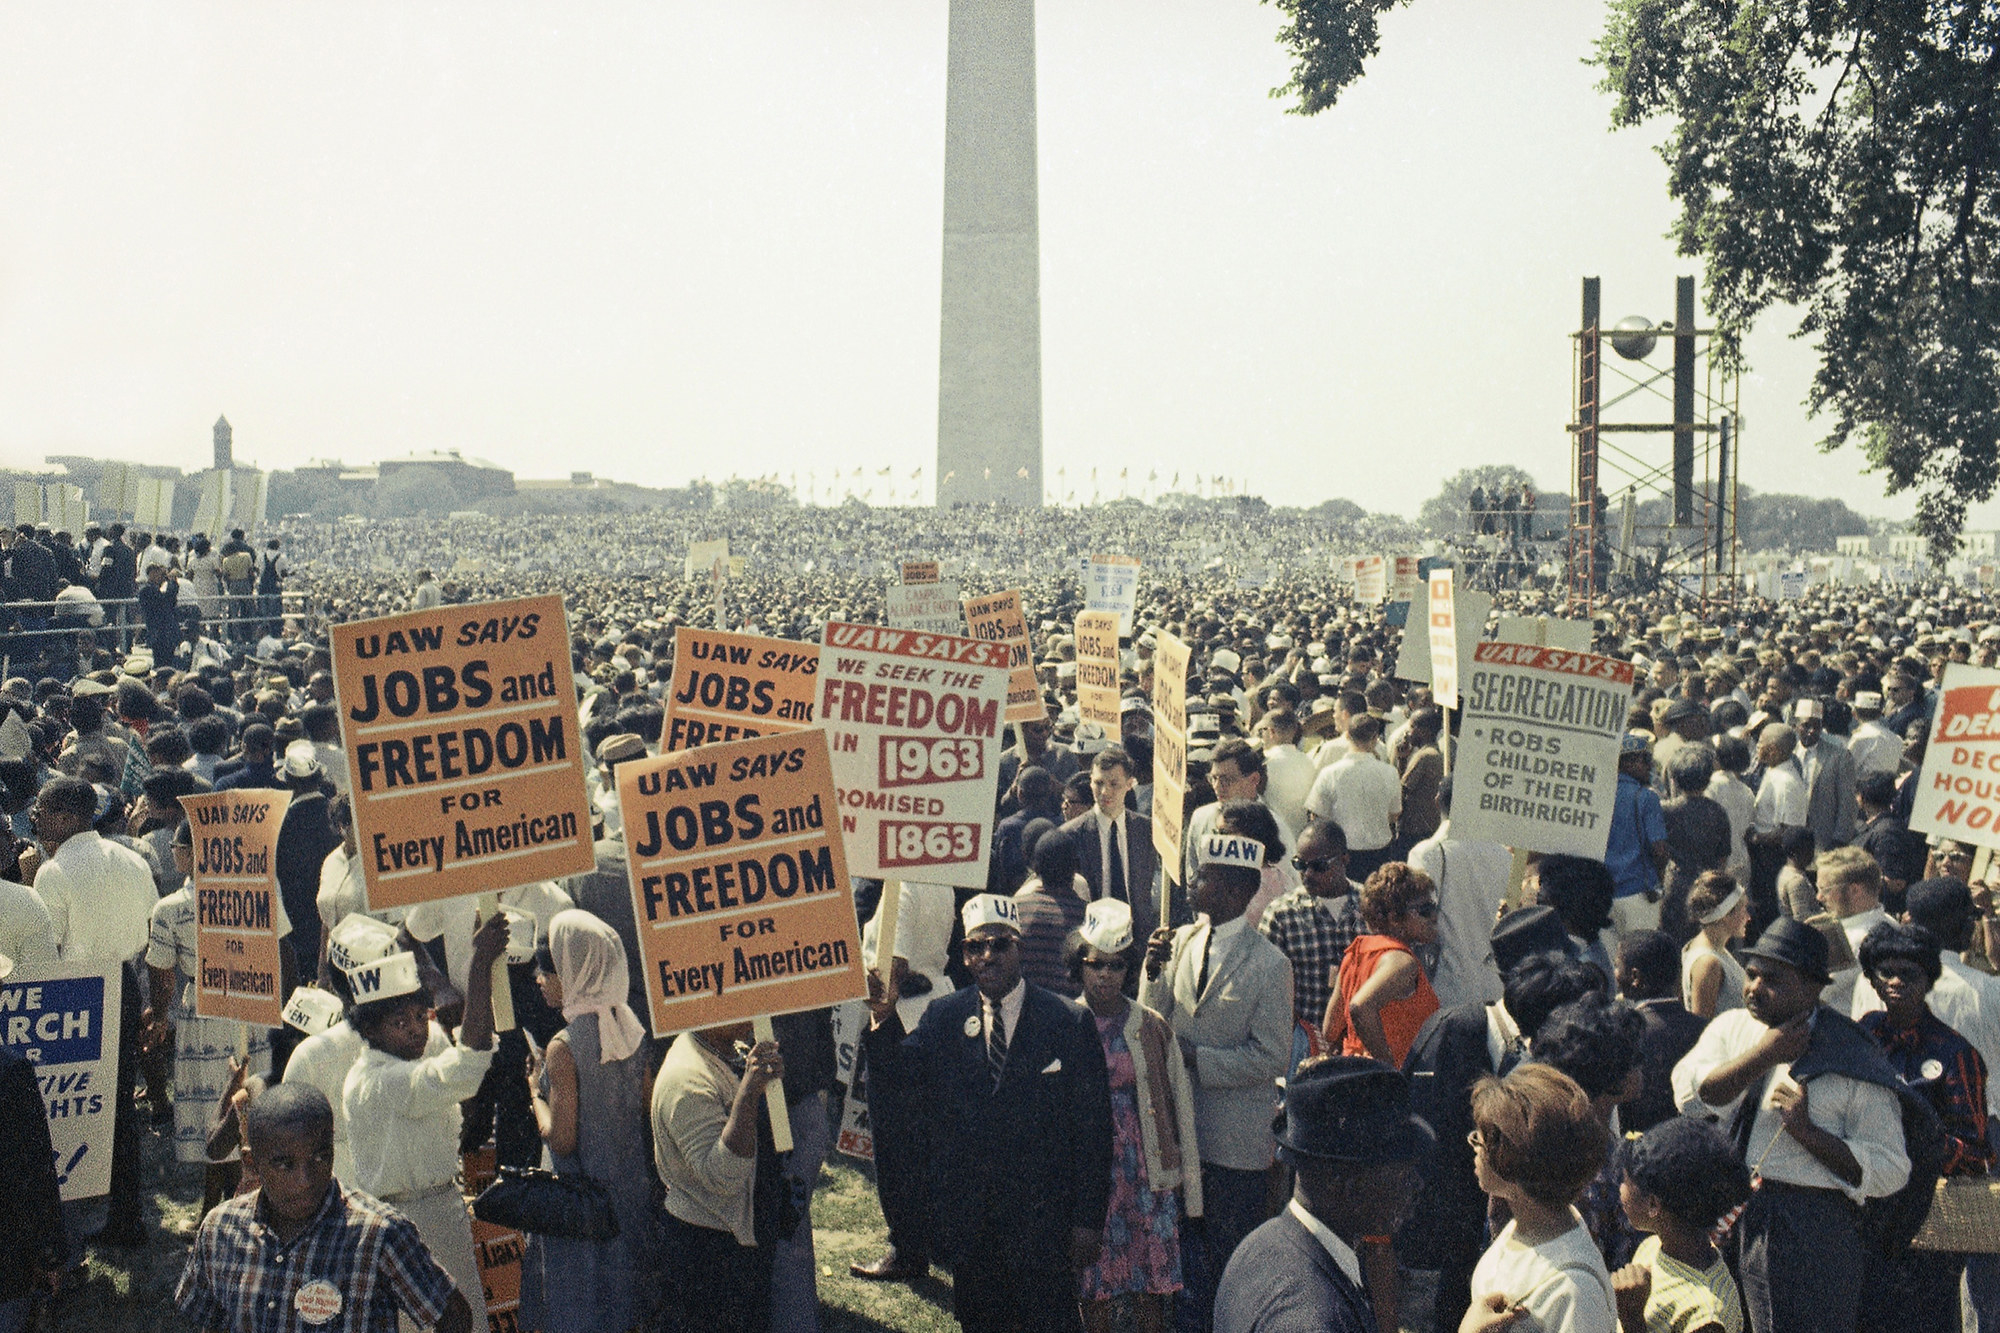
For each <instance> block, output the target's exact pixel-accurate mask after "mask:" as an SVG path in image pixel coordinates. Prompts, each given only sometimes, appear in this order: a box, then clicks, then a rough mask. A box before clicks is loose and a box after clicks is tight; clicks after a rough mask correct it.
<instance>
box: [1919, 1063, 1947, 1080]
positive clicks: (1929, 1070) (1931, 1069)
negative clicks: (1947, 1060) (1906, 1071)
mask: <svg viewBox="0 0 2000 1333" xmlns="http://www.w3.org/2000/svg"><path fill="white" fill-rule="evenodd" d="M1917 1072H1918V1073H1919V1074H1922V1075H1923V1076H1924V1077H1925V1078H1943V1077H1944V1061H1942V1060H1926V1061H1924V1062H1923V1064H1922V1065H1921V1066H1920V1067H1919V1068H1918V1069H1917Z"/></svg>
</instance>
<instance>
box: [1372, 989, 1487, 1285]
mask: <svg viewBox="0 0 2000 1333" xmlns="http://www.w3.org/2000/svg"><path fill="white" fill-rule="evenodd" d="M1403 1072H1404V1073H1405V1074H1407V1075H1409V1077H1410V1110H1411V1111H1413V1112H1415V1113H1416V1114H1417V1115H1419V1116H1421V1117H1422V1118H1423V1120H1424V1122H1425V1123H1426V1124H1428V1125H1429V1126H1430V1127H1431V1129H1432V1130H1433V1131H1434V1132H1435V1133H1436V1134H1437V1151H1436V1152H1435V1153H1434V1154H1432V1156H1431V1160H1430V1164H1429V1165H1428V1167H1427V1168H1426V1169H1425V1172H1424V1181H1423V1184H1422V1185H1421V1186H1420V1187H1419V1189H1418V1191H1417V1200H1416V1204H1415V1206H1414V1207H1413V1208H1411V1210H1410V1220H1409V1221H1408V1222H1407V1223H1405V1224H1404V1226H1403V1230H1402V1231H1401V1232H1400V1233H1398V1235H1397V1237H1396V1253H1397V1254H1398V1256H1400V1257H1401V1258H1402V1260H1403V1262H1404V1263H1406V1264H1409V1265H1410V1266H1411V1267H1413V1268H1437V1267H1441V1266H1443V1265H1445V1264H1446V1263H1447V1262H1448V1261H1451V1260H1453V1259H1456V1260H1458V1261H1460V1262H1466V1263H1470V1262H1472V1261H1474V1260H1477V1259H1478V1258H1479V1254H1480V1251H1482V1250H1483V1249H1485V1248H1486V1195H1485V1193H1484V1191H1482V1190H1481V1189H1480V1188H1479V1178H1478V1176H1477V1175H1475V1174H1474V1172H1473V1168H1472V1145H1471V1144H1470V1143H1468V1142H1466V1136H1467V1135H1468V1134H1470V1133H1471V1132H1472V1085H1473V1084H1474V1083H1476V1082H1478V1081H1479V1080H1480V1079H1481V1078H1482V1077H1484V1076H1485V1075H1487V1074H1492V1073H1496V1072H1498V1071H1496V1070H1495V1069H1494V1068H1493V1061H1492V1056H1491V1055H1490V1053H1489V1052H1488V1050H1487V1046H1486V1006H1485V1005H1483V1004H1477V1003H1474V1004H1460V1005H1454V1006H1452V1007H1451V1008H1449V1009H1440V1010H1438V1011H1437V1012H1436V1013H1434V1014H1432V1015H1431V1016H1430V1018H1429V1019H1427V1020H1426V1021H1425V1022H1424V1025H1423V1027H1421V1028H1420V1029H1418V1031H1417V1039H1416V1040H1415V1041H1414V1042H1412V1043H1411V1045H1410V1053H1409V1055H1408V1056H1407V1057H1406V1058H1405V1059H1404V1061H1403Z"/></svg>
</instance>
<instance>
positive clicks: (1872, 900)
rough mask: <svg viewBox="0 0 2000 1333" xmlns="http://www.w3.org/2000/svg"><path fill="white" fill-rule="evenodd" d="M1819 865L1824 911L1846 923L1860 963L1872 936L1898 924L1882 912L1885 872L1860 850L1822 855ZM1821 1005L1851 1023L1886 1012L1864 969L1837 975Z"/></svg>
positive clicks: (1843, 928) (1849, 944)
mask: <svg viewBox="0 0 2000 1333" xmlns="http://www.w3.org/2000/svg"><path fill="white" fill-rule="evenodd" d="M1818 865H1819V881H1818V884H1817V885H1816V886H1815V887H1816V888H1817V890H1818V893H1819V905H1820V906H1821V907H1824V908H1825V909H1826V910H1827V914H1828V915H1829V916H1831V917H1832V918H1833V919H1834V920H1836V921H1838V922H1839V923H1840V929H1841V931H1842V933H1844V934H1845V935H1846V936H1847V951H1848V953H1849V954H1851V955H1852V956H1854V957H1855V958H1859V957H1860V956H1861V941H1863V940H1865V939H1867V938H1868V932H1869V931H1871V930H1873V929H1875V927H1877V926H1879V925H1881V924H1882V923H1884V922H1885V921H1889V920H1891V919H1892V918H1891V917H1890V916H1889V914H1888V913H1887V912H1885V911H1883V910H1882V868H1881V867H1880V866H1878V865H1876V864H1875V858H1874V857H1872V856H1870V855H1869V854H1868V853H1866V852H1864V851H1862V850H1861V849H1860V848H1859V847H1836V848H1834V849H1833V850H1832V851H1829V852H1822V853H1821V854H1820V856H1819V859H1818ZM1820 999H1821V1001H1822V1002H1823V1003H1824V1004H1826V1005H1828V1006H1829V1007H1831V1008H1833V1009H1837V1010H1839V1011H1840V1012H1841V1013H1843V1014H1846V1015H1848V1016H1849V1017H1850V1018H1859V1017H1861V1015H1863V1014H1865V1013H1867V1012H1868V1011H1870V1010H1871V1009H1880V1008H1881V1007H1882V1001H1881V1000H1880V999H1879V998H1877V996H1876V994H1875V988H1874V987H1873V986H1871V985H1869V984H1868V978H1866V977H1864V976H1862V975H1861V968H1860V966H1859V965H1855V966H1850V967H1842V968H1839V969H1837V970H1836V971H1835V972H1834V974H1833V984H1832V985H1830V986H1828V987H1827V988H1826V994H1824V995H1823V996H1821V997H1820Z"/></svg>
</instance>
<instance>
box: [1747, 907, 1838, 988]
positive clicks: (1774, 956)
mask: <svg viewBox="0 0 2000 1333" xmlns="http://www.w3.org/2000/svg"><path fill="white" fill-rule="evenodd" d="M1743 956H1744V957H1745V958H1766V959H1769V960H1770V961H1772V962H1774V963H1783V964H1785V965H1786V966H1787V967H1795V968H1797V969H1798V970H1799V971H1800V972H1801V973H1803V974H1804V975H1805V976H1806V977H1808V978H1809V979H1811V980H1814V981H1829V980H1831V979H1832V977H1831V974H1830V973H1828V971H1827V970H1826V959H1827V945H1826V936H1824V935H1822V934H1820V933H1819V932H1818V931H1817V930H1814V929H1813V928H1812V927H1811V926H1808V925H1807V924H1806V923H1805V922H1803V921H1798V920H1794V919H1793V918H1791V917H1788V916H1781V917H1779V918H1778V919H1777V920H1776V921H1773V922H1772V923H1771V924H1770V925H1768V926H1766V927H1764V933H1763V934H1761V935H1759V936H1758V937H1757V942H1756V943H1755V944H1752V945H1748V946H1746V947H1745V948H1744V950H1743Z"/></svg>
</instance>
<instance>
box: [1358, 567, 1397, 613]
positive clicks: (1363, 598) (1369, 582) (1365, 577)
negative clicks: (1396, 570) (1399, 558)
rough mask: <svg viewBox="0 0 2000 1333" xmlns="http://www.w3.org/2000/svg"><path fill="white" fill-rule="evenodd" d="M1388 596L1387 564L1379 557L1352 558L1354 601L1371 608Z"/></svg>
mask: <svg viewBox="0 0 2000 1333" xmlns="http://www.w3.org/2000/svg"><path fill="white" fill-rule="evenodd" d="M1388 595H1389V562H1388V561H1386V560H1384V559H1383V558H1382V557H1381V556H1379V555H1357V556H1355V557H1354V600H1355V601H1357V602H1366V603H1368V604H1369V605H1371V606H1373V605H1375V604H1376V603H1378V602H1380V601H1381V600H1382V599H1383V598H1384V597H1387V596H1388Z"/></svg>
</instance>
